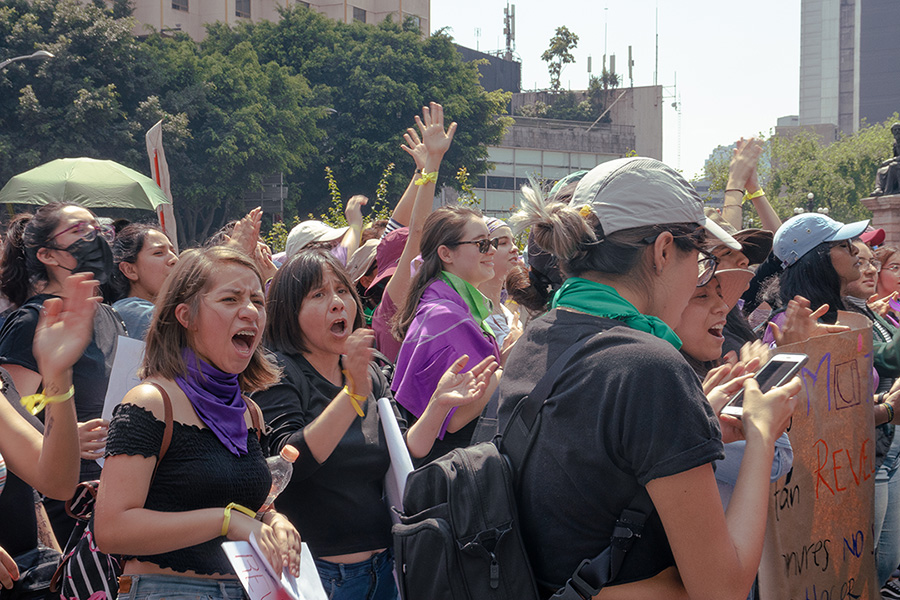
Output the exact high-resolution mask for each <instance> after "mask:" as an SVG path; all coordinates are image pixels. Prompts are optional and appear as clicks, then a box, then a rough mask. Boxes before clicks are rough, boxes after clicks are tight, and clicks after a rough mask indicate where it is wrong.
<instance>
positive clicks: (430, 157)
mask: <svg viewBox="0 0 900 600" xmlns="http://www.w3.org/2000/svg"><path fill="white" fill-rule="evenodd" d="M416 126H417V127H418V128H419V131H420V132H421V134H422V143H423V144H425V148H426V150H427V154H426V156H425V162H424V166H423V172H422V177H421V178H420V179H419V180H418V181H417V182H416V185H417V187H418V188H419V190H418V192H417V193H416V201H415V205H414V206H413V210H412V214H411V216H410V221H409V237H408V238H407V239H406V246H404V248H403V253H402V254H401V255H400V262H399V267H398V268H397V271H396V272H395V273H394V275H393V276H392V277H391V279H390V281H388V283H387V286H386V287H385V292H386V293H387V294H389V295H390V297H391V301H393V303H394V305H395V306H401V305H402V303H403V301H404V300H405V299H406V294H408V293H409V285H410V281H411V276H410V274H409V264H410V263H411V262H412V259H413V258H415V256H416V255H417V254H418V253H419V244H420V243H421V240H422V231H423V230H424V227H425V219H427V218H428V215H429V214H430V213H431V207H432V205H433V204H434V187H435V183H436V181H437V173H438V170H439V169H440V166H441V161H442V160H443V158H444V154H445V153H446V152H447V150H448V149H449V148H450V143H451V142H452V141H453V134H454V133H456V123H451V124H450V126H449V127H448V128H447V129H446V130H444V108H443V107H442V106H441V105H440V104H437V103H436V102H432V103H431V105H430V106H425V107H422V118H421V119H420V118H419V117H418V116H417V117H416Z"/></svg>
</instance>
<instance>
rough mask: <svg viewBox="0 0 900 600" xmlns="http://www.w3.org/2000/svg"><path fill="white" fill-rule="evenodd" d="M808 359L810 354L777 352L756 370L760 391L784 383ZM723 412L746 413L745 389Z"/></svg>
mask: <svg viewBox="0 0 900 600" xmlns="http://www.w3.org/2000/svg"><path fill="white" fill-rule="evenodd" d="M807 360H809V356H807V355H806V354H791V353H787V352H785V353H782V354H776V355H774V356H773V357H772V358H770V359H769V362H767V363H766V364H765V365H764V366H763V368H761V369H760V370H759V371H757V372H756V374H755V375H754V376H753V378H754V379H756V381H757V383H759V389H760V391H762V392H763V393H766V392H768V391H769V390H771V389H772V388H773V387H778V386H779V385H784V384H785V383H787V382H788V381H790V380H791V378H792V377H793V376H794V375H796V374H797V373H799V372H800V369H802V368H803V365H805V364H806V361H807ZM722 414H723V415H732V416H735V417H740V416H742V415H743V414H744V390H740V391H739V392H738V393H737V394H735V395H734V398H732V399H731V400H729V401H728V404H726V405H725V407H724V408H723V409H722Z"/></svg>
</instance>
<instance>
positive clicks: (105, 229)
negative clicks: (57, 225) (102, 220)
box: [47, 221, 116, 243]
mask: <svg viewBox="0 0 900 600" xmlns="http://www.w3.org/2000/svg"><path fill="white" fill-rule="evenodd" d="M65 233H74V234H75V235H77V236H78V238H79V239H82V240H84V241H86V242H93V241H94V240H95V239H97V236H98V235H100V236H102V237H103V239H105V240H106V241H107V242H110V243H112V242H113V240H115V239H116V230H115V229H113V228H112V227H109V226H108V225H94V224H92V223H88V222H87V221H79V222H77V223H75V224H74V225H71V226H69V227H66V228H65V229H63V230H62V231H60V232H59V233H57V234H56V235H54V236H53V237H51V238H50V239H49V240H47V241H48V242H52V241H53V240H55V239H56V238H58V237H59V236H61V235H63V234H65Z"/></svg>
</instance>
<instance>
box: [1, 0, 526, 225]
mask: <svg viewBox="0 0 900 600" xmlns="http://www.w3.org/2000/svg"><path fill="white" fill-rule="evenodd" d="M131 6H132V0H112V1H111V2H108V1H105V0H92V1H88V2H84V1H81V0H3V2H2V3H0V57H4V58H5V57H12V56H20V55H25V54H30V53H32V52H34V51H35V50H37V49H46V50H49V51H50V52H52V53H53V54H55V55H56V58H54V59H51V60H49V61H45V62H39V61H25V62H18V63H14V64H12V65H10V66H9V68H7V69H6V70H4V71H2V72H0V181H6V180H7V179H9V178H10V177H12V176H13V175H15V174H16V173H20V172H22V171H25V170H27V169H30V168H32V167H35V166H37V165H39V164H42V163H44V162H47V161H50V160H53V159H56V158H62V157H75V156H88V157H94V158H105V159H112V160H116V161H118V162H120V163H123V164H125V165H127V166H129V167H132V168H134V169H136V170H138V171H140V172H143V173H147V172H148V159H147V155H146V150H145V143H144V134H145V132H146V131H147V129H149V127H150V126H152V125H153V124H154V123H155V122H157V121H158V120H159V119H163V131H164V143H165V148H166V157H167V159H168V163H169V169H170V175H171V182H172V191H173V194H174V195H175V206H176V215H177V217H178V221H179V233H180V234H182V239H181V240H180V241H181V242H182V243H184V242H190V241H195V240H202V239H203V238H205V237H206V236H208V235H209V234H211V233H212V232H214V231H215V230H216V229H218V228H219V227H220V226H221V225H222V224H224V223H225V222H226V221H227V220H229V219H232V218H235V217H236V216H238V215H239V214H241V212H242V211H243V207H242V205H241V203H240V202H239V199H240V198H241V196H242V195H243V194H244V192H245V191H246V190H248V189H253V188H255V187H257V186H258V185H259V181H260V178H261V177H263V176H266V175H269V174H272V173H278V172H282V173H285V175H286V179H287V182H288V185H289V193H290V197H289V205H288V210H287V211H286V212H287V213H288V215H287V216H288V218H290V217H291V216H292V214H301V215H305V214H306V213H307V212H309V211H318V209H320V208H322V207H324V206H326V205H327V204H328V198H329V196H328V192H327V187H326V180H325V178H324V177H323V173H324V172H325V170H324V169H325V167H326V166H330V167H331V169H332V170H333V173H334V176H335V178H336V180H337V181H340V184H341V189H342V190H343V191H344V192H345V193H347V195H348V196H349V195H352V194H355V193H363V194H366V195H369V196H370V197H371V196H376V197H377V198H380V199H381V200H382V202H373V203H370V208H372V207H373V205H378V206H380V211H381V212H384V206H383V205H384V204H385V202H384V200H386V201H387V202H390V203H393V201H394V199H395V198H396V196H397V195H399V192H400V190H402V189H403V188H404V187H405V184H406V181H407V177H408V176H409V174H410V172H411V171H412V169H413V167H412V159H411V158H410V157H408V156H407V155H406V154H405V153H404V152H403V151H402V150H401V148H400V144H401V142H402V137H401V136H402V133H403V132H404V131H405V129H406V128H407V127H410V126H412V125H413V116H414V115H416V114H418V113H419V111H420V110H421V107H422V106H423V105H424V104H426V103H427V102H428V101H432V100H433V101H437V102H440V103H442V104H443V105H444V110H445V113H446V114H447V116H448V118H449V119H452V120H455V121H457V122H458V123H459V130H458V132H457V134H456V139H455V142H454V144H453V146H452V148H451V150H450V151H449V152H448V153H447V155H446V157H445V160H444V165H445V169H443V171H444V172H443V173H442V175H441V179H440V180H439V184H449V185H458V184H457V182H456V181H455V180H454V179H453V174H454V173H455V172H456V171H457V170H458V168H459V167H461V166H466V167H468V169H469V172H470V173H472V174H473V176H474V175H479V174H482V173H484V172H485V171H486V170H487V168H488V166H489V165H488V163H487V161H486V159H487V145H489V144H496V143H498V142H499V141H500V139H501V137H502V135H503V132H504V129H505V127H506V125H507V123H508V122H509V119H508V118H507V117H504V116H503V114H504V113H505V111H506V106H507V104H508V101H509V96H508V94H504V93H502V92H492V93H487V92H485V91H484V89H483V88H482V87H481V86H480V85H479V82H478V78H479V74H478V70H477V66H476V65H474V64H471V63H464V62H463V61H462V58H461V57H460V55H459V53H458V52H457V51H456V48H455V47H454V45H453V43H452V39H451V38H450V36H449V35H447V34H446V33H443V32H437V33H436V34H435V35H433V36H431V37H428V38H423V36H422V35H421V33H420V32H419V31H418V29H417V28H416V27H415V26H414V25H413V23H412V22H411V21H410V20H407V22H405V23H403V24H396V23H392V22H384V23H382V24H380V25H377V26H372V25H365V24H362V23H354V24H352V25H347V24H342V23H337V22H335V21H332V20H330V19H328V18H326V17H324V16H323V15H320V14H318V13H316V12H314V11H310V10H308V9H305V8H302V7H299V6H298V7H295V8H292V9H289V10H286V11H285V12H284V13H283V18H282V19H281V20H280V21H279V22H277V23H270V22H259V23H253V24H251V23H244V24H241V25H238V26H237V27H236V28H235V29H232V28H231V27H229V26H228V25H225V24H221V23H219V24H213V25H211V26H210V27H209V36H208V37H207V39H206V40H205V41H204V42H203V43H200V44H198V43H196V42H194V41H193V40H191V39H190V38H188V37H187V36H184V35H179V36H176V37H174V38H173V37H162V36H160V35H158V34H151V35H149V36H148V37H146V38H145V39H143V40H138V39H137V38H135V37H134V35H133V34H132V30H133V27H134V22H133V20H132V19H131V18H130V16H129V15H130V12H131ZM392 163H393V164H397V165H399V168H397V169H388V165H391V164H392ZM392 191H393V197H392ZM301 203H302V205H303V206H302V207H301V206H300V204H301ZM291 207H293V210H291ZM297 209H300V210H297Z"/></svg>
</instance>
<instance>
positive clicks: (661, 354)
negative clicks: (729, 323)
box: [499, 310, 724, 588]
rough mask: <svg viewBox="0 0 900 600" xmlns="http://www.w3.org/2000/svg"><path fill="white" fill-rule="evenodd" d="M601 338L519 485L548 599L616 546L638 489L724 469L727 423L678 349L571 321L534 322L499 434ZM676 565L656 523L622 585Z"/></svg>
mask: <svg viewBox="0 0 900 600" xmlns="http://www.w3.org/2000/svg"><path fill="white" fill-rule="evenodd" d="M598 332H602V334H601V335H596V336H595V337H594V339H592V340H590V341H589V342H587V343H586V344H585V346H584V347H583V348H581V349H580V350H579V351H578V353H576V354H575V356H574V357H573V359H572V360H570V361H569V363H568V366H567V367H566V368H565V369H563V371H562V372H561V373H560V376H559V378H558V379H557V382H556V385H555V386H554V388H553V392H552V393H551V394H550V396H549V398H548V399H547V401H546V404H545V406H544V409H543V412H542V422H541V429H540V432H539V433H538V436H537V439H536V441H535V443H534V447H533V449H532V451H531V454H530V455H529V457H528V460H527V461H526V463H525V466H524V468H523V469H522V472H521V473H520V474H519V478H518V482H519V485H518V488H517V489H518V491H517V501H518V507H519V515H520V517H521V522H522V534H523V537H524V540H525V547H526V549H527V551H528V554H529V556H530V558H531V561H532V562H531V564H532V566H533V568H534V571H535V576H536V577H537V579H538V581H539V582H540V583H541V584H542V585H543V586H545V587H547V588H557V587H560V586H562V585H563V584H564V583H565V582H566V580H567V579H568V578H569V577H570V576H571V575H572V573H573V572H574V570H575V568H576V567H577V566H578V565H579V563H580V562H581V561H582V560H584V559H591V558H594V557H595V556H596V555H598V554H599V553H600V552H601V551H603V550H604V549H605V548H606V547H607V546H608V545H609V539H610V536H611V534H612V530H613V527H614V525H615V522H616V520H617V519H618V518H619V516H620V514H621V512H622V510H623V509H625V508H626V507H627V506H628V505H629V504H630V503H631V501H632V499H633V498H634V497H635V495H636V494H637V493H638V491H639V490H640V489H641V486H644V485H646V484H647V482H649V481H651V480H653V479H657V478H660V477H666V476H669V475H674V474H677V473H681V472H684V471H687V470H689V469H692V468H694V467H697V466H700V465H704V464H707V463H711V462H713V461H715V460H718V459H722V458H724V452H723V446H722V441H721V433H720V431H719V425H718V419H717V418H716V416H715V414H714V412H713V410H712V408H711V407H710V406H709V403H708V402H707V401H706V399H705V397H704V395H703V391H702V389H701V388H700V381H699V379H698V378H697V376H696V375H695V374H694V372H693V370H691V368H690V367H689V366H688V364H687V363H686V362H685V361H684V359H683V358H682V356H681V355H680V354H679V353H678V351H677V350H675V348H674V347H673V346H672V345H670V344H669V343H668V342H665V341H663V340H660V339H658V338H656V337H654V336H652V335H650V334H648V333H644V332H641V331H637V330H634V329H631V328H629V327H627V326H625V325H623V324H622V323H621V322H619V321H613V320H611V319H602V318H599V317H594V316H590V315H585V314H582V313H575V312H571V311H566V310H552V311H550V312H549V313H547V314H546V315H544V316H542V317H540V318H538V319H535V320H534V321H532V322H531V323H530V324H529V326H528V329H527V330H526V332H525V334H524V335H523V337H522V339H520V340H519V341H518V343H517V344H516V346H515V347H514V349H513V351H512V354H511V356H510V357H509V360H508V361H507V366H506V369H505V370H504V373H503V378H502V379H501V381H500V409H499V419H500V431H503V430H504V428H505V427H506V424H507V423H508V421H509V417H510V414H511V412H512V410H513V409H514V407H515V405H516V404H517V403H518V401H519V400H520V399H521V398H522V397H523V396H525V395H526V394H529V393H531V391H532V389H533V388H534V386H535V385H536V384H537V382H538V380H539V379H540V378H541V377H542V376H543V374H544V373H546V371H547V369H548V368H549V367H550V366H551V365H552V364H553V362H554V361H555V360H556V358H557V357H559V356H560V355H561V354H562V353H563V352H565V350H566V349H567V348H568V347H569V346H571V345H572V344H574V343H575V342H576V341H578V340H580V339H581V338H583V337H585V336H594V335H595V334H597V333H598ZM674 564H675V561H674V558H673V557H672V552H671V549H670V547H669V543H668V539H667V538H666V534H665V531H664V530H663V527H662V523H661V522H660V520H659V516H658V515H657V514H656V513H655V512H654V513H653V515H651V517H650V518H649V519H648V521H647V524H646V526H645V527H644V533H643V536H642V537H641V538H640V539H639V540H638V541H637V542H636V543H635V545H634V547H633V548H632V550H631V551H630V552H629V553H628V555H627V556H626V558H625V561H624V564H623V566H622V570H621V572H620V573H619V576H618V578H617V579H616V581H615V584H621V583H628V582H631V581H640V580H644V579H648V578H650V577H653V576H654V575H656V574H658V573H659V572H660V571H662V570H663V569H665V568H667V567H669V566H672V565H674Z"/></svg>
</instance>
